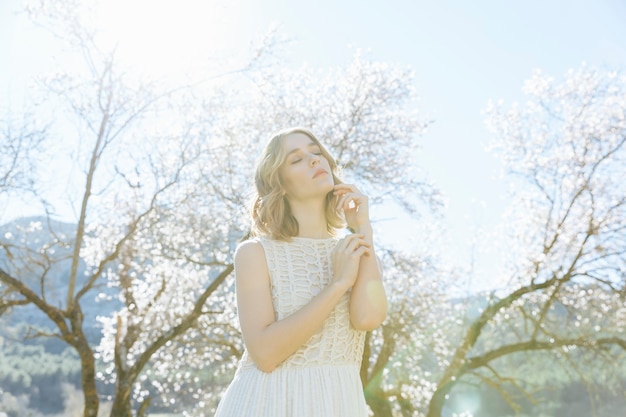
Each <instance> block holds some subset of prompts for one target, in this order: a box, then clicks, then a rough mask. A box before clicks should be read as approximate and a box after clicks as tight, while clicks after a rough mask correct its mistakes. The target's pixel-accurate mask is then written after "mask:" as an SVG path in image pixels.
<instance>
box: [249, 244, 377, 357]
mask: <svg viewBox="0 0 626 417" xmlns="http://www.w3.org/2000/svg"><path fill="white" fill-rule="evenodd" d="M258 240H259V242H260V243H261V244H262V245H263V249H264V251H265V257H266V260H267V266H268V270H269V274H270V285H271V292H272V301H273V304H274V312H275V314H276V319H277V320H281V319H283V318H285V317H288V316H289V315H291V314H293V313H295V312H296V311H298V310H299V309H301V308H302V307H303V306H304V305H306V304H307V303H308V302H309V301H310V300H311V299H312V298H313V297H315V296H316V295H317V294H318V293H319V292H320V291H321V290H322V289H323V288H324V287H326V286H327V285H328V284H329V283H330V280H331V278H332V268H331V251H332V249H333V248H334V247H335V245H336V244H337V239H334V238H329V239H311V238H298V237H295V238H292V241H291V242H283V241H278V240H272V239H268V238H259V239H258ZM349 299H350V296H349V293H346V294H344V296H343V297H342V298H341V300H340V301H339V303H338V304H337V306H336V307H335V309H334V310H333V312H332V313H331V315H330V316H329V317H328V318H327V319H326V321H325V322H324V325H323V327H322V329H321V330H320V331H319V332H318V333H317V334H315V335H313V336H312V337H311V338H310V339H309V340H308V341H307V343H305V344H304V345H303V346H302V347H301V348H300V349H299V350H298V351H296V352H295V353H294V354H293V355H292V356H290V357H289V358H288V359H287V360H285V361H284V362H283V363H282V364H281V365H280V367H283V368H285V367H294V366H295V367H303V366H317V365H322V366H323V365H333V364H334V365H342V364H346V365H347V364H360V362H361V356H362V354H363V343H364V338H365V332H363V331H360V330H356V329H354V328H353V327H352V326H351V324H350V312H349V301H350V300H349ZM243 364H244V367H245V366H254V365H253V364H252V362H251V361H250V360H249V359H247V355H246V357H245V358H244V361H243Z"/></svg>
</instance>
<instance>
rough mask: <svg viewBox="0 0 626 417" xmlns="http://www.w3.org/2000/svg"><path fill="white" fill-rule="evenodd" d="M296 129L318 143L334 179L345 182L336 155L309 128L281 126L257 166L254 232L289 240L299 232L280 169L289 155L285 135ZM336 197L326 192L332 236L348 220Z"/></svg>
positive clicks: (327, 214)
mask: <svg viewBox="0 0 626 417" xmlns="http://www.w3.org/2000/svg"><path fill="white" fill-rule="evenodd" d="M293 133H302V134H305V135H307V136H308V137H309V138H311V140H312V141H313V142H314V143H315V144H316V145H317V146H319V148H320V150H321V152H322V156H324V158H326V159H327V160H328V163H329V165H330V169H331V175H332V176H333V181H334V183H335V184H341V183H342V181H341V179H340V178H339V175H338V172H339V167H338V166H337V162H336V161H335V158H333V157H332V156H331V154H330V153H329V152H328V150H326V148H325V147H324V146H323V145H322V144H321V143H320V141H319V140H318V139H317V138H316V137H315V135H313V133H312V132H311V131H310V130H308V129H306V128H303V127H293V128H288V129H285V130H281V131H280V132H278V133H276V134H275V135H274V136H273V137H272V138H271V139H270V140H269V142H268V143H267V145H266V146H265V149H264V150H263V153H262V154H261V157H260V159H259V161H258V163H257V166H256V171H255V174H254V183H255V186H256V195H254V197H253V200H252V206H251V210H250V211H251V215H252V221H253V222H252V230H251V234H252V236H269V237H271V238H272V239H277V240H284V241H289V240H290V238H291V237H293V236H297V235H298V231H299V225H298V221H297V220H296V218H295V217H294V216H293V214H292V213H291V207H290V206H289V202H288V201H287V198H286V197H285V193H284V188H283V185H282V184H281V180H280V175H279V172H278V169H279V168H280V167H281V166H282V164H283V163H284V162H285V159H286V156H287V155H286V150H285V148H284V146H283V144H284V142H285V137H286V136H288V135H291V134H293ZM333 201H334V195H333V193H332V191H331V192H329V193H328V194H327V195H326V225H327V229H328V232H329V233H330V234H331V236H335V235H336V234H337V229H340V228H343V227H345V220H344V218H343V217H342V216H341V214H340V213H339V212H338V211H337V209H336V207H335V204H333Z"/></svg>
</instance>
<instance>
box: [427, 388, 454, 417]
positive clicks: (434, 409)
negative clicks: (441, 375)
mask: <svg viewBox="0 0 626 417" xmlns="http://www.w3.org/2000/svg"><path fill="white" fill-rule="evenodd" d="M453 386H454V382H452V381H450V382H448V383H446V384H444V385H443V386H440V387H439V388H437V391H435V393H434V394H433V396H432V398H431V399H430V402H429V403H428V413H427V414H426V417H441V411H442V410H443V404H444V403H445V402H446V395H448V394H449V393H450V391H451V390H452V387H453Z"/></svg>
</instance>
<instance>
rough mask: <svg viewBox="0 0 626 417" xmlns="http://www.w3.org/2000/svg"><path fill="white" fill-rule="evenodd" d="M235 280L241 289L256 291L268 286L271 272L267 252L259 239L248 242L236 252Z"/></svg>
mask: <svg viewBox="0 0 626 417" xmlns="http://www.w3.org/2000/svg"><path fill="white" fill-rule="evenodd" d="M235 280H236V282H237V287H238V288H239V289H255V288H258V286H259V285H266V283H267V282H268V280H269V272H268V268H267V263H266V261H265V251H264V250H263V245H262V244H261V242H260V241H259V240H258V239H253V240H247V241H245V242H242V243H240V244H239V246H237V250H236V251H235Z"/></svg>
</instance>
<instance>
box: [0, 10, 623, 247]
mask: <svg viewBox="0 0 626 417" xmlns="http://www.w3.org/2000/svg"><path fill="white" fill-rule="evenodd" d="M108 3H109V4H110V5H111V6H110V8H111V9H110V10H112V12H111V16H109V18H108V19H109V20H108V22H109V23H110V24H111V26H112V28H114V29H112V30H113V32H115V30H117V31H118V32H119V34H120V36H122V34H123V36H126V37H129V38H130V37H134V38H135V40H134V49H132V48H131V49H132V51H133V52H132V53H130V54H129V56H131V55H133V56H135V57H136V58H137V59H140V60H143V61H144V62H149V61H150V59H152V60H154V61H153V62H156V63H158V64H157V66H164V65H165V64H169V65H171V64H172V63H173V62H176V63H178V65H179V66H178V67H171V68H170V71H176V70H177V69H176V68H179V69H180V68H184V67H185V66H186V65H194V63H193V59H194V57H197V56H206V55H199V54H198V50H199V49H198V48H201V47H203V48H205V51H206V48H208V49H211V48H212V49H215V50H221V51H233V50H237V49H243V48H245V47H246V46H247V45H248V43H249V42H250V41H251V40H252V39H253V38H255V37H256V36H258V35H260V34H263V33H265V32H266V31H267V29H268V27H269V26H270V25H272V24H278V27H279V31H280V33H281V34H283V35H285V36H288V37H290V38H292V39H293V40H294V42H293V44H292V45H291V46H290V47H289V48H288V49H286V53H285V58H286V59H287V60H288V61H287V62H288V63H289V64H293V65H298V64H301V63H303V62H306V63H308V64H309V65H310V66H319V67H327V66H336V65H342V64H346V63H347V62H349V61H350V59H351V57H352V55H353V52H354V48H361V49H364V50H366V51H368V56H369V57H370V58H372V59H375V60H384V61H391V62H395V63H399V64H401V65H407V66H411V67H412V68H413V70H414V71H415V73H416V88H417V91H418V93H419V95H420V97H421V99H420V109H421V111H422V113H423V114H424V115H425V116H428V117H429V118H432V119H433V120H434V124H433V125H432V126H431V127H430V129H429V130H428V132H427V133H426V134H425V135H424V138H423V139H424V147H423V152H422V154H421V155H420V161H421V163H422V164H423V165H424V168H425V169H426V171H427V172H428V173H429V174H430V176H431V179H432V180H433V181H434V182H435V183H436V184H437V185H438V186H439V187H440V188H441V189H442V191H443V192H444V193H445V194H446V196H447V198H448V204H449V207H448V218H449V222H450V223H449V224H450V229H451V232H452V235H453V236H454V240H456V241H458V242H464V241H465V240H467V239H469V238H471V234H472V233H473V227H472V225H473V224H474V223H479V224H482V225H483V226H485V227H487V228H488V227H490V226H491V225H492V224H493V223H494V222H495V221H496V220H497V219H498V216H499V215H500V213H501V211H502V208H503V207H504V196H505V194H504V192H505V189H504V187H503V185H502V183H501V182H500V181H499V180H497V179H495V178H494V176H495V174H496V172H497V169H498V164H497V162H496V161H495V160H494V159H493V158H492V157H491V156H490V155H488V154H487V153H485V152H484V150H483V145H484V144H485V143H486V141H487V140H488V139H489V134H488V132H487V131H486V129H485V127H484V124H483V118H482V116H481V110H482V109H484V108H485V107H486V104H487V102H488V100H489V99H496V100H497V99H503V100H504V101H505V103H511V102H513V101H518V100H523V96H522V95H521V87H522V85H523V82H524V80H525V79H527V78H529V77H530V75H531V74H532V72H533V70H534V69H536V68H540V69H542V70H543V72H545V73H548V74H551V75H553V76H555V77H561V76H562V75H563V74H564V73H565V72H566V71H567V70H568V69H569V68H573V67H579V66H580V65H581V64H582V63H583V62H586V63H588V64H589V65H592V66H598V67H607V68H612V69H617V70H621V69H624V67H625V66H626V24H625V22H626V2H622V1H619V0H594V1H591V0H588V1H582V0H571V1H565V0H554V1H547V0H544V1H539V0H526V1H515V2H514V1H495V0H491V1H480V0H478V1H471V2H470V1H462V0H444V1H437V2H435V1H430V2H426V1H421V0H420V1H397V0H386V1H355V0H348V1H330V0H318V1H315V2H303V1H300V2H293V1H292V2H289V1H286V0H266V1H263V2H256V1H253V0H232V1H228V2H227V1H221V0H220V1H215V0H213V1H200V0H197V1H194V0H179V1H176V2H175V1H169V2H166V1H151V2H149V1H146V0H127V1H121V0H109V2H108ZM135 3H136V4H137V5H138V6H137V7H135V8H133V7H132V4H135ZM19 4H20V0H2V1H1V2H0V54H1V56H3V62H2V64H1V65H0V91H2V93H3V94H2V96H0V97H4V99H5V100H3V101H4V103H2V104H3V105H5V104H6V103H9V104H11V103H13V104H12V105H15V103H16V102H19V101H20V100H21V99H23V97H24V95H23V94H24V93H23V92H22V89H21V88H22V86H23V82H24V80H26V79H27V78H28V76H30V75H32V74H34V73H36V72H37V71H39V70H40V69H43V68H46V66H47V65H48V64H49V63H50V62H51V61H50V55H51V54H50V48H49V45H48V43H47V41H45V38H44V37H43V36H42V35H41V34H40V33H38V32H36V31H34V30H33V29H32V27H30V26H29V25H28V23H27V22H26V21H25V19H24V18H23V17H19V16H16V15H14V14H13V13H11V11H12V10H15V9H17V8H18V7H19ZM116 7H117V8H116ZM115 28H117V29H115ZM198 42H200V44H201V45H199V44H198ZM182 45H187V46H190V47H188V48H182V47H181V46H182ZM193 45H195V46H196V47H197V48H196V47H192V46H193ZM131 49H129V50H131ZM150 54H151V55H150ZM148 58H149V59H148ZM159 59H160V60H161V61H158V60H159ZM462 247H463V244H461V246H459V248H458V250H463V249H462Z"/></svg>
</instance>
